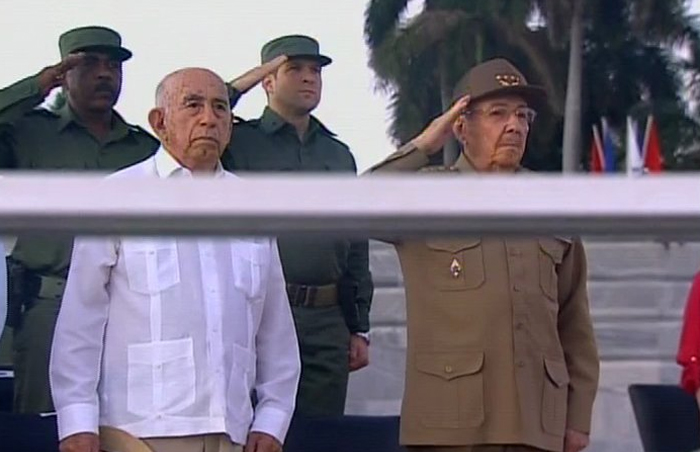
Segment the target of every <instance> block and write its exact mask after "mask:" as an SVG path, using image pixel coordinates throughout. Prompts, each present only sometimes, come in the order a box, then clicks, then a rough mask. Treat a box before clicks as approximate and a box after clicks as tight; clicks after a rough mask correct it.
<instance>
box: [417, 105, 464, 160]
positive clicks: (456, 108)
mask: <svg viewBox="0 0 700 452" xmlns="http://www.w3.org/2000/svg"><path fill="white" fill-rule="evenodd" d="M468 105H469V96H468V95H467V96H464V97H462V98H460V99H459V100H458V101H457V102H455V103H454V104H453V105H452V107H450V109H449V110H447V111H446V112H445V113H443V114H442V115H440V116H438V117H437V118H435V119H433V121H432V122H431V123H430V125H429V126H428V127H426V128H425V129H424V130H423V131H422V132H421V133H420V134H419V135H418V136H417V137H415V138H413V139H412V140H411V142H413V144H414V145H415V146H416V147H417V148H418V149H420V150H421V151H423V152H425V153H426V154H428V155H432V154H435V153H436V152H438V151H439V150H440V149H442V147H443V146H444V145H445V143H446V142H447V140H448V138H449V137H450V135H451V134H452V125H453V124H454V122H455V121H456V120H457V118H459V116H460V115H461V114H463V113H464V112H465V110H466V109H467V106H468Z"/></svg>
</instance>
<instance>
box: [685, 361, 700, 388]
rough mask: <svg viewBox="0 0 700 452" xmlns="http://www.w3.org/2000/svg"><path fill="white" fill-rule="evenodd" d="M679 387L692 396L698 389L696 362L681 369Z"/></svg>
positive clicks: (698, 376)
mask: <svg viewBox="0 0 700 452" xmlns="http://www.w3.org/2000/svg"><path fill="white" fill-rule="evenodd" d="M681 387H682V388H683V389H684V390H686V391H687V392H689V393H690V394H693V395H695V392H696V391H697V390H698V388H700V366H699V365H698V364H697V362H693V363H691V364H688V365H687V366H684V367H683V370H682V371H681Z"/></svg>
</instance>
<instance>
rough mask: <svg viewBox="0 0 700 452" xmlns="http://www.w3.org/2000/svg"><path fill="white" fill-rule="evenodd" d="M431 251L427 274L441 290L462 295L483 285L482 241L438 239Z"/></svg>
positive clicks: (432, 243) (431, 244) (428, 244)
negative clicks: (465, 291) (463, 291)
mask: <svg viewBox="0 0 700 452" xmlns="http://www.w3.org/2000/svg"><path fill="white" fill-rule="evenodd" d="M426 246H427V247H428V256H427V264H428V265H427V271H428V272H429V273H430V276H431V277H430V281H431V283H432V284H433V285H434V286H435V288H437V289H439V290H445V291H460V290H472V289H477V288H479V287H480V286H481V285H482V284H484V281H485V280H486V278H485V272H484V253H483V247H482V243H481V239H480V238H474V239H454V240H451V239H435V240H428V241H427V242H426Z"/></svg>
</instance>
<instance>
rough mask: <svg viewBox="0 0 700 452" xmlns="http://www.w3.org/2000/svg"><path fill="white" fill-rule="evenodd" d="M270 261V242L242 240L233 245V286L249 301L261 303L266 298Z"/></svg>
mask: <svg viewBox="0 0 700 452" xmlns="http://www.w3.org/2000/svg"><path fill="white" fill-rule="evenodd" d="M269 259H270V244H269V242H263V241H256V240H250V241H248V240H240V241H234V242H233V243H231V261H232V262H231V264H232V271H233V278H232V281H233V285H234V286H235V287H236V289H237V290H238V291H239V292H241V293H243V294H244V295H245V297H246V298H247V299H248V301H251V302H259V301H262V300H263V299H264V298H265V286H266V281H267V278H266V276H267V274H266V273H267V268H268V263H269Z"/></svg>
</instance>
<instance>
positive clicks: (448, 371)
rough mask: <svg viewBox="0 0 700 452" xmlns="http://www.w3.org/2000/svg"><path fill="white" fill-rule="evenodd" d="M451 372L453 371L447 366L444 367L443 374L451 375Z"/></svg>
mask: <svg viewBox="0 0 700 452" xmlns="http://www.w3.org/2000/svg"><path fill="white" fill-rule="evenodd" d="M453 371H454V369H453V368H452V366H450V365H449V364H448V365H446V366H445V373H446V374H451V373H452V372H453Z"/></svg>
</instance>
